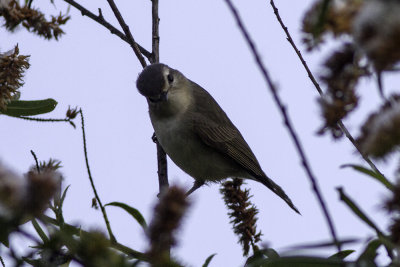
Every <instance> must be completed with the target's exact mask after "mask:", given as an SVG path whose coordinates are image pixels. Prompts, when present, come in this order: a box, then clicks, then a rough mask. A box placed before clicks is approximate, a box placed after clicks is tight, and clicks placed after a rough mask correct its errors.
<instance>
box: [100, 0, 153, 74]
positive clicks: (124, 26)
mask: <svg viewBox="0 0 400 267" xmlns="http://www.w3.org/2000/svg"><path fill="white" fill-rule="evenodd" d="M107 2H108V4H109V5H110V7H111V9H112V11H113V12H114V15H115V17H116V18H117V20H118V22H119V25H121V27H122V30H123V31H124V33H125V36H126V37H127V38H128V43H129V44H130V46H131V47H132V49H133V52H134V53H135V55H136V57H137V58H138V59H139V61H140V64H142V67H143V68H144V67H146V66H147V63H146V61H145V60H144V58H143V56H142V53H141V52H140V49H139V47H138V45H137V43H136V42H135V39H133V36H132V33H131V31H130V30H129V26H128V25H127V24H126V23H125V20H124V18H123V17H122V15H121V13H120V12H119V10H118V8H117V6H116V5H115V3H114V0H107Z"/></svg>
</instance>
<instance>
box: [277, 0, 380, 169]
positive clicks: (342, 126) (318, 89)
mask: <svg viewBox="0 0 400 267" xmlns="http://www.w3.org/2000/svg"><path fill="white" fill-rule="evenodd" d="M270 3H271V6H272V9H273V10H274V13H275V16H276V18H277V20H278V22H279V24H280V25H281V27H282V29H283V31H284V32H285V34H286V39H287V40H288V42H289V43H290V44H291V46H292V47H293V49H294V51H295V52H296V54H297V56H298V57H299V59H300V61H301V63H302V64H303V66H304V68H305V70H306V72H307V74H308V77H309V78H310V80H311V82H312V83H313V84H314V86H315V89H317V91H318V93H319V94H320V96H321V97H322V95H323V92H322V89H321V87H320V85H319V84H318V82H317V80H316V79H315V77H314V75H313V74H312V72H311V70H310V68H309V67H308V65H307V63H306V61H305V60H304V58H303V56H302V55H301V52H300V50H299V49H298V48H297V46H296V44H295V43H294V41H293V39H292V37H291V36H290V33H289V30H288V28H287V27H286V25H285V24H284V23H283V21H282V18H281V16H280V15H279V11H278V8H277V7H276V6H275V3H274V0H271V2H270ZM338 124H339V127H340V129H341V130H342V132H343V133H344V134H345V135H346V137H347V139H349V140H350V142H351V143H352V144H353V146H354V147H355V148H356V149H357V151H358V152H359V153H360V155H361V157H362V158H363V159H364V160H365V161H366V162H367V163H368V165H369V166H370V167H371V168H372V170H374V171H375V172H376V173H378V174H380V175H382V176H384V175H383V174H382V173H381V172H380V171H379V170H378V168H377V167H376V166H375V164H374V163H373V162H372V161H371V160H370V159H369V157H368V156H367V155H365V153H364V152H362V151H361V149H360V148H359V146H358V145H357V143H356V141H355V140H354V138H353V136H351V134H350V132H349V131H348V130H347V128H346V126H345V125H344V124H343V122H342V120H340V121H339V123H338Z"/></svg>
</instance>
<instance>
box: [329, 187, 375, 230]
mask: <svg viewBox="0 0 400 267" xmlns="http://www.w3.org/2000/svg"><path fill="white" fill-rule="evenodd" d="M336 189H337V190H338V192H339V195H340V200H342V201H343V202H344V203H345V204H346V205H347V206H348V207H349V208H350V209H351V210H352V211H353V212H354V214H356V215H357V216H358V218H360V219H361V220H363V221H364V222H365V223H366V224H368V225H369V226H370V227H371V228H373V229H374V230H375V231H376V233H377V234H378V235H383V233H382V231H381V230H379V228H378V227H377V226H376V225H375V223H373V222H372V220H371V219H370V218H368V216H367V215H366V214H365V213H364V212H363V211H362V210H361V209H360V208H359V207H358V206H357V204H356V203H354V201H353V200H351V199H350V198H349V197H348V196H347V195H346V194H345V193H344V191H343V188H342V187H338V188H336Z"/></svg>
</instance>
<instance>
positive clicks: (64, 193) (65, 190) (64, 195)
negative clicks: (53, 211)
mask: <svg viewBox="0 0 400 267" xmlns="http://www.w3.org/2000/svg"><path fill="white" fill-rule="evenodd" d="M70 186H71V185H68V186H67V187H66V188H65V189H64V192H63V193H62V196H61V199H60V204H59V205H58V207H59V209H60V210H61V209H62V206H63V204H64V200H65V197H66V196H67V191H68V189H69V187H70Z"/></svg>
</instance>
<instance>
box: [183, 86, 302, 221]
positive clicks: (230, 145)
mask: <svg viewBox="0 0 400 267" xmlns="http://www.w3.org/2000/svg"><path fill="white" fill-rule="evenodd" d="M194 86H195V87H194V90H193V93H194V94H195V97H194V99H195V101H196V100H197V102H196V103H194V112H192V116H190V117H191V120H192V122H191V124H192V127H193V128H194V132H195V133H196V134H197V135H198V136H199V138H200V139H201V140H202V142H204V143H205V144H206V145H208V146H210V147H212V148H215V149H216V150H218V151H220V152H221V153H222V154H224V155H228V156H229V157H231V158H232V159H233V160H234V161H235V162H236V163H238V164H239V165H240V166H242V167H243V168H244V169H245V170H246V171H247V172H248V173H249V174H250V175H251V176H253V178H254V179H256V180H257V181H259V182H261V183H262V184H264V185H265V186H267V187H268V188H269V189H271V190H272V191H273V192H274V193H275V194H277V195H278V196H279V197H280V198H282V199H283V200H284V201H285V202H286V203H287V204H288V205H289V206H290V207H291V208H292V209H293V210H294V211H296V212H297V213H299V214H300V212H299V211H298V209H297V208H296V207H295V205H294V204H293V203H292V201H291V200H290V198H289V197H288V196H287V195H286V193H285V191H283V189H282V188H281V187H280V186H279V185H277V184H276V183H275V182H274V181H272V180H271V179H270V178H268V176H267V175H266V174H265V173H264V172H263V170H262V169H261V166H260V164H259V163H258V161H257V159H256V157H255V155H254V154H253V152H252V151H251V149H250V147H249V145H248V144H247V143H246V141H245V140H244V138H243V136H242V134H241V133H240V132H239V130H238V129H237V128H236V127H235V125H233V123H232V122H231V121H230V119H229V118H228V116H227V115H226V113H225V112H224V111H223V110H222V108H221V107H220V106H219V105H218V103H217V102H216V101H215V100H214V98H213V97H212V96H211V95H210V94H209V93H208V92H207V91H206V90H204V89H203V88H201V87H200V86H198V85H197V84H194ZM199 99H200V100H202V101H207V103H205V102H201V101H198V100H199Z"/></svg>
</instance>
